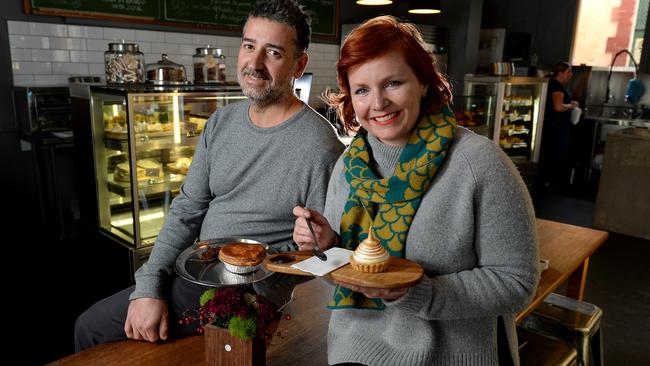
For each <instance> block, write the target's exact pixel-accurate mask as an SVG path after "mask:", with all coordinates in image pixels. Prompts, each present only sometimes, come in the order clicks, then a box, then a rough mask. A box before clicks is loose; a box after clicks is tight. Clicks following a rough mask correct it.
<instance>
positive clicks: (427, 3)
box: [409, 0, 441, 14]
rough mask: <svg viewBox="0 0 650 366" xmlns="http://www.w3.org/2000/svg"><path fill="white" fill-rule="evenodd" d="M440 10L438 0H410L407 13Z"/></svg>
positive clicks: (435, 12) (435, 11)
mask: <svg viewBox="0 0 650 366" xmlns="http://www.w3.org/2000/svg"><path fill="white" fill-rule="evenodd" d="M440 11H441V7H440V0H411V1H410V2H409V13H411V14H438V13H440Z"/></svg>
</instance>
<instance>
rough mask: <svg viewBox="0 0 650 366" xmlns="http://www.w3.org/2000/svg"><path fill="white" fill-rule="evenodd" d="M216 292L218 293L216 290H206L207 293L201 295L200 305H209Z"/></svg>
mask: <svg viewBox="0 0 650 366" xmlns="http://www.w3.org/2000/svg"><path fill="white" fill-rule="evenodd" d="M216 292H217V289H216V288H211V289H208V290H205V292H204V293H203V295H201V298H200V299H199V305H201V306H205V304H207V303H208V301H210V300H212V298H213V297H214V294H215V293H216Z"/></svg>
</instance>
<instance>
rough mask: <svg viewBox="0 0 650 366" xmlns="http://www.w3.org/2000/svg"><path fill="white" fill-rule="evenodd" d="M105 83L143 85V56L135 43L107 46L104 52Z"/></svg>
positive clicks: (110, 44)
mask: <svg viewBox="0 0 650 366" xmlns="http://www.w3.org/2000/svg"><path fill="white" fill-rule="evenodd" d="M104 63H105V66H106V82H107V83H110V84H135V83H144V81H145V74H144V66H145V65H144V54H143V53H142V52H140V49H139V47H138V45H137V44H135V43H125V42H119V43H118V42H116V43H109V44H108V51H106V52H104Z"/></svg>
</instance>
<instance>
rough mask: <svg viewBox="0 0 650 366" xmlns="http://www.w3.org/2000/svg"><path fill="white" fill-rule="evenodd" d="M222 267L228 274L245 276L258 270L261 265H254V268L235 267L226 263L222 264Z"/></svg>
mask: <svg viewBox="0 0 650 366" xmlns="http://www.w3.org/2000/svg"><path fill="white" fill-rule="evenodd" d="M222 263H223V266H224V267H225V268H226V270H227V271H228V272H231V273H235V274H247V273H253V272H255V271H257V270H258V269H260V266H261V265H262V263H261V262H260V264H258V265H255V266H237V265H234V264H230V263H226V262H223V261H222Z"/></svg>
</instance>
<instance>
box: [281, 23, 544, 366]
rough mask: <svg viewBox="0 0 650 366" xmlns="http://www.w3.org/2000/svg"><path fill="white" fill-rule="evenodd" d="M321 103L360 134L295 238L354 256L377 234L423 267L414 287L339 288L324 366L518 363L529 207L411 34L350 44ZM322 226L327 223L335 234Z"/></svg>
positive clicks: (532, 243)
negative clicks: (462, 119)
mask: <svg viewBox="0 0 650 366" xmlns="http://www.w3.org/2000/svg"><path fill="white" fill-rule="evenodd" d="M337 71H338V85H339V89H340V90H339V92H336V93H329V95H327V98H328V101H329V102H330V104H331V105H332V106H335V107H336V108H337V109H338V112H339V116H340V118H341V120H342V121H343V123H344V126H345V128H346V129H347V130H348V131H354V132H356V136H355V137H354V139H353V140H352V142H351V144H350V146H349V148H348V149H347V150H346V151H345V153H344V154H343V155H342V156H341V157H340V158H339V160H338V162H337V164H336V166H335V168H334V172H333V174H332V177H331V178H330V182H329V187H328V192H327V201H326V204H325V210H324V212H323V214H321V213H319V212H317V211H315V210H311V209H308V208H303V207H296V208H294V214H295V215H296V217H297V219H296V225H295V228H294V234H293V237H294V241H295V242H296V243H298V245H299V246H300V247H301V248H302V249H309V248H311V247H312V246H313V239H312V237H311V236H310V234H309V230H308V229H307V226H306V222H305V220H306V219H308V220H311V221H312V222H313V223H314V227H315V232H316V235H317V236H318V240H319V243H321V246H322V247H324V248H329V247H331V246H334V245H338V246H342V247H345V248H348V249H355V248H356V247H357V245H358V244H359V243H360V242H361V241H362V240H364V239H365V238H366V237H367V236H368V231H369V230H372V233H373V236H374V237H375V238H376V239H377V240H379V241H380V243H381V245H382V246H383V247H384V248H385V249H386V250H387V251H388V252H389V254H390V255H392V256H398V257H403V258H406V259H409V260H411V261H414V262H417V263H418V264H420V265H421V266H422V267H423V268H424V271H425V276H424V277H423V278H422V280H421V281H420V282H419V283H417V284H416V285H414V286H412V287H410V288H399V289H391V290H387V289H378V288H368V287H362V286H358V285H354V284H351V283H342V282H339V283H337V284H336V288H335V289H334V291H333V296H332V300H331V302H330V304H329V305H328V307H329V308H330V309H332V314H331V318H330V324H329V334H328V360H329V363H330V364H348V365H349V364H362V365H504V364H518V363H519V362H518V354H517V340H516V333H515V321H514V319H515V313H516V312H517V311H519V310H521V309H523V308H524V307H525V306H526V304H527V303H528V302H529V301H530V300H531V298H532V296H533V295H534V293H535V290H536V288H537V282H538V279H539V274H538V271H537V266H536V263H537V258H538V249H537V235H536V228H535V219H534V213H533V208H532V203H531V200H530V197H529V195H528V192H527V190H526V187H525V185H524V183H523V181H522V180H521V177H520V176H519V173H518V172H517V170H516V168H515V166H514V165H513V163H512V162H511V160H510V159H509V158H508V157H507V156H506V155H505V154H504V153H503V152H502V151H501V149H499V147H498V146H496V145H495V144H494V143H493V142H491V141H490V140H488V139H486V138H484V137H481V136H478V135H476V134H474V133H472V132H470V131H468V130H465V129H463V128H462V127H459V126H457V124H456V120H455V119H454V115H453V113H452V112H451V110H450V109H449V106H448V103H449V102H450V101H451V99H452V95H451V91H450V87H449V83H448V82H447V80H446V79H445V77H444V76H443V75H442V74H441V73H440V72H438V71H437V68H436V62H435V58H434V56H433V55H432V53H431V52H430V51H428V49H427V46H426V44H425V43H424V42H423V40H422V36H421V34H420V32H419V31H418V30H417V28H416V27H415V26H413V25H412V24H408V23H404V22H400V21H398V20H397V19H395V18H394V17H391V16H382V17H378V18H374V19H371V20H368V21H366V22H365V23H363V24H361V25H360V26H359V27H357V28H356V29H354V30H353V31H352V32H351V33H350V35H349V36H348V37H347V38H346V39H345V41H344V43H343V46H342V48H341V56H340V59H339V61H338V63H337ZM330 223H332V224H334V225H330Z"/></svg>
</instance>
